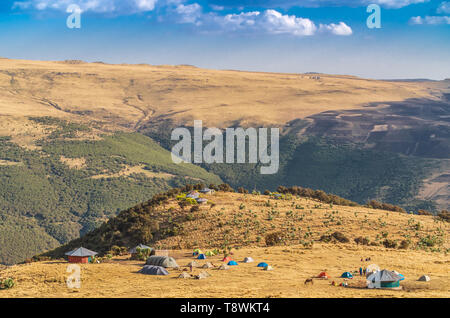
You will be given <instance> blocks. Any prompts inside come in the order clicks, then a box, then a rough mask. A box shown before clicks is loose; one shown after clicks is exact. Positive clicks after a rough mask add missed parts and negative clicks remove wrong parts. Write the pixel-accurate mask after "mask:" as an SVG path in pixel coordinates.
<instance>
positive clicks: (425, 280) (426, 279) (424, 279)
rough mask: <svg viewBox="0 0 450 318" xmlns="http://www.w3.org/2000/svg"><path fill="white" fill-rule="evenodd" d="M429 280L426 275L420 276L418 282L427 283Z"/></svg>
mask: <svg viewBox="0 0 450 318" xmlns="http://www.w3.org/2000/svg"><path fill="white" fill-rule="evenodd" d="M430 280H431V279H430V276H427V275H422V276H420V278H419V281H420V282H429V281H430Z"/></svg>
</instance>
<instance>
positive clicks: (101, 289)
mask: <svg viewBox="0 0 450 318" xmlns="http://www.w3.org/2000/svg"><path fill="white" fill-rule="evenodd" d="M221 188H222V189H226V187H221ZM184 190H188V189H187V188H185V189H183V191H184ZM180 191H181V189H172V190H170V191H168V192H166V193H164V194H161V195H157V196H155V197H154V198H153V199H152V200H150V201H147V202H144V203H142V204H139V205H137V206H135V207H133V208H130V209H128V210H124V211H122V212H121V213H120V214H119V215H118V216H117V217H114V218H112V219H110V220H109V221H108V222H106V223H104V224H103V225H102V226H101V227H99V228H98V229H96V230H95V231H93V232H91V233H88V234H86V235H85V236H84V237H83V238H81V239H77V240H75V241H72V242H70V243H69V244H67V245H64V246H62V247H60V248H58V249H56V250H54V251H51V252H49V253H46V255H47V256H52V257H56V258H59V257H62V256H63V255H64V252H66V251H68V250H71V249H72V248H74V247H78V246H79V245H81V244H82V245H83V246H85V247H88V248H90V249H93V250H95V251H98V252H100V253H101V255H100V257H98V258H97V260H98V261H99V262H100V263H94V264H81V265H80V271H81V288H80V289H76V290H74V289H69V288H67V285H66V279H67V276H68V275H69V274H67V273H66V269H67V262H66V261H65V260H63V259H59V260H47V261H36V262H32V263H29V264H23V265H16V266H12V267H10V268H7V269H4V270H2V269H0V277H5V278H6V277H9V278H12V279H14V281H15V282H16V286H14V287H13V288H11V289H8V290H4V291H0V297H69V298H72V297H370V298H378V297H402V298H405V297H444V298H448V296H449V290H448V286H449V283H450V281H449V276H448V264H449V260H448V252H449V251H450V241H449V235H450V227H449V223H448V222H444V221H443V220H442V219H440V218H437V217H434V216H426V215H411V214H407V213H399V212H391V211H385V210H377V209H372V208H367V207H362V206H343V205H337V204H329V203H324V202H322V201H318V200H317V199H313V198H310V197H303V196H289V195H288V196H284V197H279V198H278V199H276V196H274V195H260V194H256V193H255V194H238V193H231V192H223V191H219V192H216V193H215V194H213V195H205V197H207V198H208V200H209V204H207V205H201V206H196V205H188V206H185V207H184V208H182V206H183V204H181V206H180V204H179V203H180V202H183V201H182V200H181V199H180V198H181V197H180ZM322 196H323V197H325V196H324V195H323V193H322ZM177 198H178V199H177ZM335 199H338V198H335ZM343 202H345V201H343ZM196 207H197V208H196ZM138 242H139V243H146V244H148V245H150V246H152V247H155V248H157V249H163V250H166V252H168V253H169V255H170V256H172V257H174V258H175V259H176V261H177V263H178V265H179V266H180V268H177V269H175V268H169V269H168V271H169V275H168V276H149V275H142V274H139V273H138V271H139V270H140V269H141V268H142V266H143V264H144V261H139V260H131V259H130V258H129V257H130V255H129V254H126V255H120V256H119V255H112V254H110V255H108V254H109V253H111V252H109V250H110V249H111V248H112V247H113V245H118V246H120V247H125V250H127V248H129V247H131V246H135V245H136V244H137V243H138ZM193 248H201V249H202V250H203V251H205V252H206V251H212V250H213V249H218V250H219V254H217V255H214V256H207V259H205V260H198V259H196V257H195V256H193V255H192V249H193ZM113 250H117V249H116V248H113ZM224 253H226V254H229V255H230V256H231V257H232V258H233V259H234V260H236V261H237V262H238V266H230V268H229V270H217V268H218V267H219V266H220V265H222V264H223V261H222V258H223V256H224ZM248 256H251V257H252V258H253V259H254V260H255V262H254V263H243V262H242V260H243V259H244V257H248ZM366 258H370V260H366V261H364V259H366ZM361 259H362V260H361ZM192 261H195V262H197V263H198V264H199V265H200V266H203V265H204V264H205V263H206V262H211V263H212V264H213V268H209V269H204V268H201V267H198V268H193V270H192V272H191V270H190V269H189V268H188V267H187V264H188V263H190V262H192ZM259 262H266V263H268V264H269V265H270V266H272V267H273V270H272V271H264V270H263V269H262V268H258V267H257V266H256V264H258V263H259ZM369 264H377V265H378V266H380V268H381V269H388V270H397V271H399V272H400V273H402V274H403V275H404V276H405V280H403V281H402V282H401V286H402V288H403V289H402V290H384V289H367V288H365V286H366V279H365V276H359V274H358V269H359V267H363V268H365V267H367V266H368V265H369ZM202 271H207V272H208V273H209V274H210V276H209V277H207V278H205V279H200V280H197V279H193V277H191V278H188V279H176V278H177V277H178V276H179V275H180V274H181V273H182V272H185V274H186V273H188V274H192V275H198V274H199V273H200V272H202ZM322 271H326V272H327V273H328V274H329V275H331V278H330V279H329V280H321V279H314V285H313V286H310V285H305V284H304V282H305V280H306V279H308V278H314V277H317V275H318V274H319V273H320V272H322ZM346 271H350V272H353V274H354V278H353V279H351V280H348V284H349V286H348V287H346V288H344V287H340V286H332V285H331V281H335V282H336V283H337V284H339V283H341V282H343V281H344V279H343V278H340V275H341V274H342V273H343V272H346ZM423 274H426V275H428V276H430V277H431V281H429V282H418V281H417V279H418V278H419V277H420V276H421V275H423Z"/></svg>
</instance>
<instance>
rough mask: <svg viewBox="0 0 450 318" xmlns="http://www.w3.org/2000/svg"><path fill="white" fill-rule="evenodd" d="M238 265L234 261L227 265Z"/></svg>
mask: <svg viewBox="0 0 450 318" xmlns="http://www.w3.org/2000/svg"><path fill="white" fill-rule="evenodd" d="M237 264H238V263H236V262H235V261H229V262H228V264H227V265H229V266H234V265H237Z"/></svg>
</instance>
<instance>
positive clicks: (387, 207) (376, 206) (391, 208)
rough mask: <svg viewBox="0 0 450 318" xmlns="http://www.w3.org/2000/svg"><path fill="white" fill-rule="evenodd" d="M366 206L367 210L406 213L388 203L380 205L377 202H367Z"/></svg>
mask: <svg viewBox="0 0 450 318" xmlns="http://www.w3.org/2000/svg"><path fill="white" fill-rule="evenodd" d="M367 206H368V207H369V208H373V209H379V210H386V211H392V212H401V213H406V211H405V210H404V209H403V208H401V207H399V206H396V205H393V204H389V203H380V202H377V201H375V200H371V201H369V202H368V203H367Z"/></svg>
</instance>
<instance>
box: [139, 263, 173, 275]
mask: <svg viewBox="0 0 450 318" xmlns="http://www.w3.org/2000/svg"><path fill="white" fill-rule="evenodd" d="M139 273H141V274H145V275H169V272H168V271H167V269H165V268H164V267H162V266H154V265H144V267H142V269H141V270H140V271H139Z"/></svg>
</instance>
